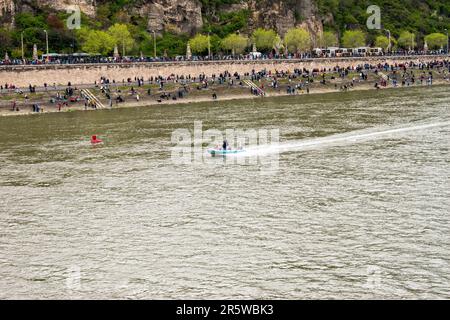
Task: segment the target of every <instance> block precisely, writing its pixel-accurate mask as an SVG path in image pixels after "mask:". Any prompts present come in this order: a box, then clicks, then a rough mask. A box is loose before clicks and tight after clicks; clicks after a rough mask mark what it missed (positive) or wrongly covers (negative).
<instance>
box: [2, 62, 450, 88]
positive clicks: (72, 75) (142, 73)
mask: <svg viewBox="0 0 450 320" xmlns="http://www.w3.org/2000/svg"><path fill="white" fill-rule="evenodd" d="M448 58H449V56H448V55H419V56H417V55H415V56H374V57H351V58H313V59H282V60H281V59H280V60H276V59H274V60H229V61H228V60H227V61H180V62H149V63H147V62H138V63H111V64H73V65H60V64H54V65H53V64H46V65H23V66H22V65H20V66H17V65H11V66H9V65H4V66H0V83H1V84H13V85H15V86H16V87H27V86H29V85H32V86H42V85H43V84H44V83H47V84H49V85H50V84H57V85H66V84H67V83H68V82H71V83H72V84H74V85H83V84H93V83H94V82H95V81H98V79H100V78H101V77H105V78H108V79H114V80H115V81H117V82H124V81H126V80H127V79H128V78H135V77H143V78H149V77H151V76H152V77H157V76H162V77H167V76H170V75H172V74H177V75H185V76H188V75H198V74H199V73H203V74H205V75H206V76H212V75H213V74H215V75H218V74H220V73H224V72H229V73H231V74H233V73H235V72H237V73H241V74H242V73H251V72H252V70H263V69H265V70H268V71H276V70H283V71H289V72H292V71H294V70H295V69H306V70H314V69H319V70H322V69H330V68H334V67H336V66H339V67H340V68H348V67H356V66H363V65H367V64H369V65H378V64H386V63H387V64H389V65H395V64H405V63H410V62H412V63H428V62H432V61H435V60H443V59H448Z"/></svg>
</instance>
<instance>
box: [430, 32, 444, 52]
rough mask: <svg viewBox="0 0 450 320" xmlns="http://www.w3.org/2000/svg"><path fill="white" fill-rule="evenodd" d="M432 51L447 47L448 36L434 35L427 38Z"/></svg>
mask: <svg viewBox="0 0 450 320" xmlns="http://www.w3.org/2000/svg"><path fill="white" fill-rule="evenodd" d="M425 41H426V42H427V44H428V48H430V49H440V48H444V47H445V46H447V36H446V35H445V34H442V33H432V34H429V35H427V36H426V37H425Z"/></svg>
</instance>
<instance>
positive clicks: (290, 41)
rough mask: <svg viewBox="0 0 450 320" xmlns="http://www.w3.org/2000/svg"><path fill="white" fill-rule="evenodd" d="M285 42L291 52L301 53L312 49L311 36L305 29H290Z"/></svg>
mask: <svg viewBox="0 0 450 320" xmlns="http://www.w3.org/2000/svg"><path fill="white" fill-rule="evenodd" d="M284 42H285V43H286V46H287V49H288V50H289V51H290V52H295V53H300V52H302V51H308V50H310V49H311V35H310V34H309V32H308V31H306V30H305V29H301V28H293V29H289V30H288V32H287V33H286V35H285V36H284Z"/></svg>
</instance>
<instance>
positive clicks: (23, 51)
mask: <svg viewBox="0 0 450 320" xmlns="http://www.w3.org/2000/svg"><path fill="white" fill-rule="evenodd" d="M20 42H21V44H22V62H25V49H24V45H23V31H22V33H21V34H20Z"/></svg>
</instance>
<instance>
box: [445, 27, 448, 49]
mask: <svg viewBox="0 0 450 320" xmlns="http://www.w3.org/2000/svg"><path fill="white" fill-rule="evenodd" d="M445 34H446V35H447V55H448V30H447V29H445Z"/></svg>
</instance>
